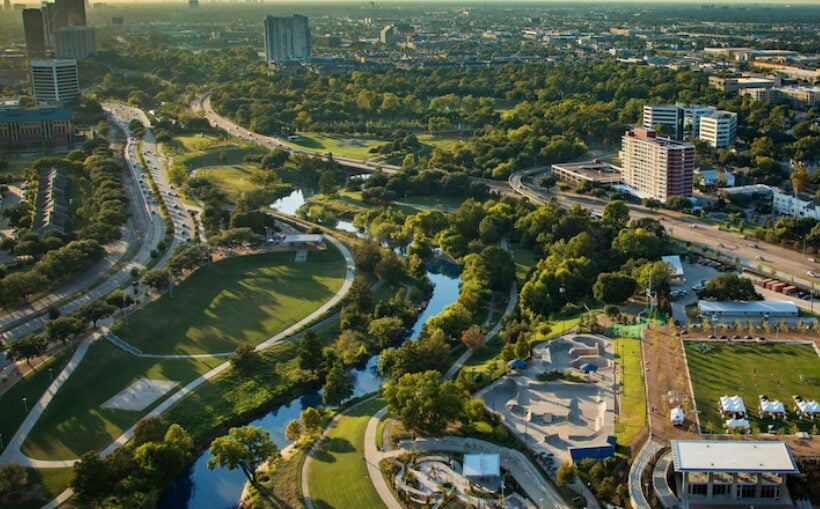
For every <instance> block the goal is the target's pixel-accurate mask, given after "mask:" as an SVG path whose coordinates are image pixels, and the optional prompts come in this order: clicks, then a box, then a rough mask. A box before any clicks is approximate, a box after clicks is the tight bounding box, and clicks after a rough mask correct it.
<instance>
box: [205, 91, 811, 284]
mask: <svg viewBox="0 0 820 509" xmlns="http://www.w3.org/2000/svg"><path fill="white" fill-rule="evenodd" d="M193 106H194V109H197V110H201V111H202V112H203V113H204V114H205V117H206V118H207V119H208V120H209V121H210V122H211V125H213V126H215V127H220V128H222V129H224V130H225V131H227V132H229V133H231V134H232V135H234V136H236V137H239V138H242V139H246V140H249V141H253V142H255V143H258V144H260V145H263V146H265V147H268V148H281V149H284V150H287V151H289V152H291V153H296V154H310V155H322V154H321V153H319V152H316V151H311V150H307V149H297V148H294V147H293V146H290V145H288V144H286V143H284V142H283V141H282V140H279V139H277V138H274V137H270V136H263V135H260V134H257V133H254V132H252V131H250V130H248V129H245V128H244V127H242V126H240V125H238V124H236V123H234V122H232V121H231V120H229V119H227V118H225V117H222V116H220V115H219V114H218V113H216V112H215V111H214V110H213V108H212V107H211V98H210V96H209V95H208V94H205V95H203V96H202V97H200V98H199V99H198V100H197V101H196V102H195V103H194V105H193ZM333 159H334V160H335V161H336V162H338V163H340V164H343V165H345V166H350V167H353V168H359V169H365V170H375V169H377V168H378V169H381V170H382V171H384V172H385V173H393V172H396V171H399V170H400V167H398V166H395V165H389V164H385V163H380V162H374V161H367V160H360V159H353V158H349V157H337V156H333ZM545 171H547V168H546V167H541V168H533V169H530V170H525V171H520V172H517V173H514V174H513V175H512V176H511V177H510V178H509V180H508V181H507V182H503V181H488V180H487V179H477V180H480V181H481V182H483V183H485V184H487V185H488V186H489V187H490V188H491V189H492V190H493V191H496V192H500V193H504V194H516V195H519V196H523V197H525V198H528V199H529V200H531V201H534V202H536V203H544V202H545V201H547V200H550V199H552V198H556V199H557V200H558V201H559V203H561V205H563V206H566V207H570V206H572V205H576V204H578V205H581V206H582V207H584V208H587V209H590V210H593V211H596V212H598V213H600V212H601V211H603V208H604V206H606V203H607V202H606V201H604V200H599V199H595V198H589V197H585V196H578V195H574V194H570V193H555V192H553V191H550V190H547V189H543V188H538V187H537V186H533V185H530V184H528V183H527V182H526V181H525V178H526V177H527V176H529V175H534V174H537V173H543V172H545ZM628 206H629V209H630V215H631V216H632V217H633V218H641V217H651V218H654V219H658V220H660V221H662V222H663V224H664V226H665V227H666V229H667V231H668V232H669V234H670V235H671V236H673V237H674V238H676V239H679V240H681V241H684V242H691V243H692V244H694V245H700V246H707V247H709V248H710V249H711V250H712V251H713V252H716V253H719V254H721V255H723V256H725V257H727V258H729V259H734V258H737V259H738V260H739V262H740V264H741V265H742V266H743V267H744V268H746V269H748V270H753V271H755V272H764V273H766V274H769V275H773V276H776V277H780V278H782V279H784V280H786V281H790V282H793V283H796V284H798V285H801V286H803V287H805V288H807V289H809V288H812V287H813V285H814V284H815V283H820V281H818V280H815V278H814V277H812V276H809V275H808V273H809V272H813V271H815V270H817V271H818V272H820V266H818V265H817V264H815V263H814V262H811V261H809V258H808V257H807V256H805V255H803V254H801V253H799V252H796V251H792V250H789V249H786V248H783V247H780V246H776V245H773V244H768V243H764V242H760V241H756V240H749V239H744V238H743V237H742V236H741V235H738V234H736V233H732V232H728V231H723V230H719V229H717V227H715V226H713V225H709V224H707V223H704V222H702V221H698V220H697V219H695V218H693V217H691V216H686V215H683V214H678V213H675V212H670V211H653V210H650V209H647V208H646V207H642V206H639V205H634V204H629V205H628Z"/></svg>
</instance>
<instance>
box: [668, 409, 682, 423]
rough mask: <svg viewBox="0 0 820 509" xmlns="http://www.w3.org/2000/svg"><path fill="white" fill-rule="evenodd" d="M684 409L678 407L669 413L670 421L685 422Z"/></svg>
mask: <svg viewBox="0 0 820 509" xmlns="http://www.w3.org/2000/svg"><path fill="white" fill-rule="evenodd" d="M683 418H684V414H683V408H681V407H679V406H676V407H675V408H673V409H672V410H671V411H670V412H669V420H671V421H672V422H683Z"/></svg>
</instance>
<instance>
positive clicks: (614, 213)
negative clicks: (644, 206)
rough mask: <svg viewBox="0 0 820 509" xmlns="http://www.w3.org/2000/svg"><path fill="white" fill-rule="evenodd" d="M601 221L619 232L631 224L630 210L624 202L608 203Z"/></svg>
mask: <svg viewBox="0 0 820 509" xmlns="http://www.w3.org/2000/svg"><path fill="white" fill-rule="evenodd" d="M601 221H602V222H603V223H604V224H605V225H606V226H608V227H610V228H612V229H613V230H615V231H617V230H620V229H621V228H623V227H625V226H626V225H627V224H629V208H628V207H627V206H626V203H624V202H623V200H615V201H611V202H609V203H607V205H606V207H604V213H603V215H602V216H601Z"/></svg>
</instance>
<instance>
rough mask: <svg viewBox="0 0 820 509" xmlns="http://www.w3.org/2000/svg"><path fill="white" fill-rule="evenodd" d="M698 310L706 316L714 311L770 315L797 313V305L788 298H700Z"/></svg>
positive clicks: (728, 313)
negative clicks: (743, 299)
mask: <svg viewBox="0 0 820 509" xmlns="http://www.w3.org/2000/svg"><path fill="white" fill-rule="evenodd" d="M698 310H699V311H700V314H702V315H704V316H706V315H711V314H714V313H718V314H724V315H733V314H738V315H744V314H750V313H757V314H766V313H768V314H770V315H784V314H789V315H791V314H794V315H797V305H796V304H795V303H794V302H790V301H787V300H755V301H749V302H726V301H723V302H720V301H711V300H699V301H698Z"/></svg>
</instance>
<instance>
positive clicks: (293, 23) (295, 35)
mask: <svg viewBox="0 0 820 509" xmlns="http://www.w3.org/2000/svg"><path fill="white" fill-rule="evenodd" d="M310 48H311V46H310V26H309V25H308V18H307V17H305V16H300V15H298V14H294V15H293V16H266V17H265V57H266V58H267V61H268V63H283V62H300V61H307V60H310Z"/></svg>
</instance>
